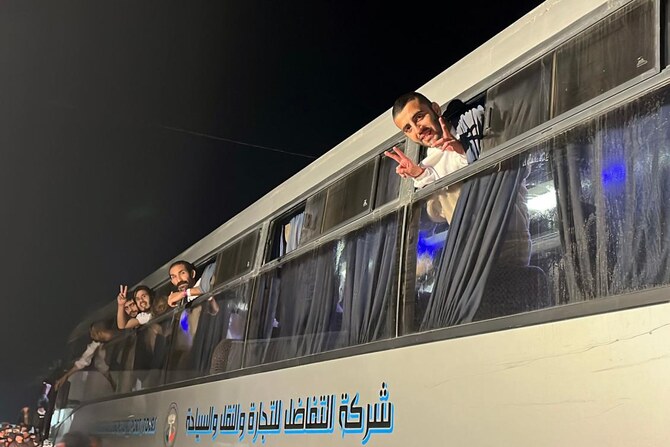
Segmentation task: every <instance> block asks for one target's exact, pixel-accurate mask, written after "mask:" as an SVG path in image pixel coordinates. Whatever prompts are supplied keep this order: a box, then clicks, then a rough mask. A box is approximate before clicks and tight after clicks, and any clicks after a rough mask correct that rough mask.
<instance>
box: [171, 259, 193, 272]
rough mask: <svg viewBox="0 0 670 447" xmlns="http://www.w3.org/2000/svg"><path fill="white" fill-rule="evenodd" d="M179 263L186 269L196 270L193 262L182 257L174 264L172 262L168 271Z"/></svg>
mask: <svg viewBox="0 0 670 447" xmlns="http://www.w3.org/2000/svg"><path fill="white" fill-rule="evenodd" d="M177 265H183V266H184V268H186V270H188V271H189V272H193V271H195V266H194V265H193V264H191V263H190V262H188V261H184V260H182V259H180V260H179V261H175V262H173V263H172V264H170V268H169V269H168V272H169V271H170V270H172V267H175V266H177Z"/></svg>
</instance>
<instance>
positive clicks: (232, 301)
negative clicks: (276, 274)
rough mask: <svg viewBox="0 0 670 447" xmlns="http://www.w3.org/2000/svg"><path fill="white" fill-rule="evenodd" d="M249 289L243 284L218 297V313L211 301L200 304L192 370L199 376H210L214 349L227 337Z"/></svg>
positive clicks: (194, 339)
mask: <svg viewBox="0 0 670 447" xmlns="http://www.w3.org/2000/svg"><path fill="white" fill-rule="evenodd" d="M247 289H248V287H247V284H243V285H241V286H238V287H235V288H233V289H229V290H226V291H224V292H222V293H221V294H219V295H217V296H216V297H215V299H216V304H217V305H218V311H217V312H214V310H213V309H214V308H213V307H212V303H210V302H209V301H205V302H203V303H202V304H200V306H201V307H202V310H201V312H200V318H199V320H198V329H197V331H196V333H195V336H194V337H193V348H192V350H191V361H192V368H193V370H194V371H197V373H198V374H197V375H198V376H204V375H207V374H209V372H210V369H211V364H212V354H213V353H214V349H215V348H216V346H217V345H218V344H219V342H220V341H221V340H223V339H225V338H226V337H227V335H228V327H229V324H230V321H231V316H232V314H233V313H235V312H237V311H238V309H239V307H240V304H241V303H243V302H246V300H247Z"/></svg>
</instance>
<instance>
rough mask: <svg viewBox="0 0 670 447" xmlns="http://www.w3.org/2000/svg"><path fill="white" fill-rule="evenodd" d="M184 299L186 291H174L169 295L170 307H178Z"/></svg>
mask: <svg viewBox="0 0 670 447" xmlns="http://www.w3.org/2000/svg"><path fill="white" fill-rule="evenodd" d="M183 299H184V292H179V291H177V292H172V293H171V294H170V296H168V306H170V307H177V306H178V305H179V303H180V302H181V300H183Z"/></svg>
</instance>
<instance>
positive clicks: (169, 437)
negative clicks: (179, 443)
mask: <svg viewBox="0 0 670 447" xmlns="http://www.w3.org/2000/svg"><path fill="white" fill-rule="evenodd" d="M176 438H177V404H176V403H175V402H172V403H171V404H170V409H169V410H168V413H167V417H166V418H165V431H164V433H163V444H165V447H172V446H173V445H174V441H175V439H176Z"/></svg>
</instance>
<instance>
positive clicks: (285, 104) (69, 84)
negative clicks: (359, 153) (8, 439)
mask: <svg viewBox="0 0 670 447" xmlns="http://www.w3.org/2000/svg"><path fill="white" fill-rule="evenodd" d="M453 3H455V2H448V1H444V0H443V1H441V2H436V3H434V4H433V3H431V2H425V3H406V4H405V5H400V6H397V7H392V6H391V3H390V2H365V1H360V0H358V1H349V0H340V1H314V0H312V1H272V0H266V1H259V0H245V1H230V0H219V1H209V2H206V1H195V0H189V1H173V0H115V1H100V0H80V1H64V0H59V1H48V0H42V1H29V0H12V1H6V0H0V154H1V159H2V175H0V188H1V189H0V191H2V204H3V214H2V216H3V217H2V220H1V222H0V241H1V242H2V248H3V250H2V258H1V259H2V264H0V270H1V271H2V275H1V276H0V280H1V281H2V284H3V286H4V299H3V301H2V304H3V307H4V312H3V313H2V323H0V346H2V361H1V362H0V421H1V420H14V419H15V418H16V415H17V413H18V409H19V408H20V407H21V406H23V405H26V404H27V405H31V406H33V405H34V403H35V400H36V398H37V395H36V393H37V387H38V384H39V383H40V380H41V376H42V374H44V372H45V371H46V369H47V367H48V365H49V363H50V362H52V361H53V360H54V359H55V358H58V357H59V356H60V355H62V354H63V353H64V352H65V351H64V345H65V340H66V338H67V335H68V334H69V333H70V331H71V330H72V329H73V328H74V326H75V325H76V324H77V322H78V321H79V320H80V319H82V318H83V317H84V316H85V315H87V314H88V313H90V312H91V311H93V310H95V309H97V308H99V307H101V306H103V305H104V304H107V303H108V302H109V301H111V300H113V299H114V298H115V296H116V291H117V290H118V284H119V283H124V284H135V283H137V282H138V281H140V280H141V279H142V278H144V277H145V276H146V275H148V274H149V273H151V272H153V271H154V270H155V269H156V268H157V267H159V266H161V265H163V264H164V263H165V262H167V261H168V260H170V259H171V258H173V257H174V256H176V255H177V254H178V253H180V252H181V251H182V250H184V249H185V248H187V247H189V246H190V245H192V244H193V243H195V242H196V241H198V240H199V239H201V238H202V237H203V236H205V235H207V234H208V233H210V232H211V231H212V230H214V229H215V228H217V227H218V226H219V225H221V224H222V223H223V222H225V221H226V220H227V219H229V218H231V217H233V216H234V215H235V214H237V213H238V212H240V211H241V210H243V209H244V208H245V207H247V206H248V205H250V204H251V203H253V202H254V201H255V200H257V199H259V198H260V197H262V196H263V195H264V194H265V193H267V192H268V191H269V190H271V189H272V188H274V187H275V186H277V185H278V184H280V183H281V182H282V181H284V180H286V179H287V178H289V177H290V176H291V175H293V174H295V173H296V172H297V171H299V170H300V169H302V168H303V167H304V166H306V165H307V164H308V163H309V162H310V161H311V160H310V159H309V158H305V157H299V156H293V155H287V154H281V153H278V152H272V151H267V150H262V149H258V148H253V147H250V146H244V145H239V144H234V143H229V142H225V141H221V140H215V139H207V138H202V137H199V136H196V135H193V134H188V133H184V132H177V131H174V130H171V129H185V130H188V131H191V132H196V133H203V134H211V135H214V136H217V137H221V138H224V139H229V140H234V141H241V142H246V143H249V144H253V145H259V146H268V147H272V148H278V149H283V150H286V151H289V152H294V153H301V154H305V155H308V156H312V157H318V156H319V155H321V154H323V153H325V152H326V151H327V150H329V149H331V148H332V147H334V146H335V145H336V144H338V143H339V142H341V141H342V140H344V139H346V138H347V137H348V136H349V135H351V134H352V133H354V132H355V131H357V130H358V129H359V128H361V127H363V126H364V125H366V124H367V123H368V122H370V121H371V120H373V119H374V118H376V117H377V116H379V115H380V114H382V113H384V112H385V111H387V110H388V109H389V108H390V106H391V104H392V102H393V100H394V99H395V97H396V96H398V95H400V94H402V93H404V92H406V91H409V90H414V89H417V88H419V87H420V86H422V85H423V84H425V83H426V82H428V81H429V80H430V79H431V78H433V77H434V76H436V75H437V74H438V73H440V72H441V71H443V70H444V69H446V68H447V67H448V66H449V65H451V64H453V63H454V62H456V61H457V60H458V59H460V58H462V57H463V56H464V55H466V54H467V53H468V52H470V51H472V50H473V49H474V48H476V47H477V46H478V45H480V44H481V43H483V42H484V41H486V40H488V39H489V38H490V37H492V36H493V35H495V34H496V33H498V32H499V31H501V30H502V29H503V28H504V27H505V26H507V25H509V24H511V23H512V22H513V21H515V20H516V19H518V18H519V17H521V16H522V15H523V14H525V13H526V12H528V11H530V10H531V9H532V8H533V7H535V6H536V5H537V4H539V3H540V2H539V1H538V0H535V1H530V0H518V1H515V2H514V6H512V5H510V3H511V2H496V3H493V4H491V5H488V4H487V3H482V2H478V3H468V2H460V3H462V4H463V6H461V7H460V8H462V9H460V10H459V9H456V7H454V6H453ZM450 5H451V6H450ZM427 20H431V21H433V22H432V23H430V24H429V25H428V27H427V28H422V27H421V22H422V21H427Z"/></svg>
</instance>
